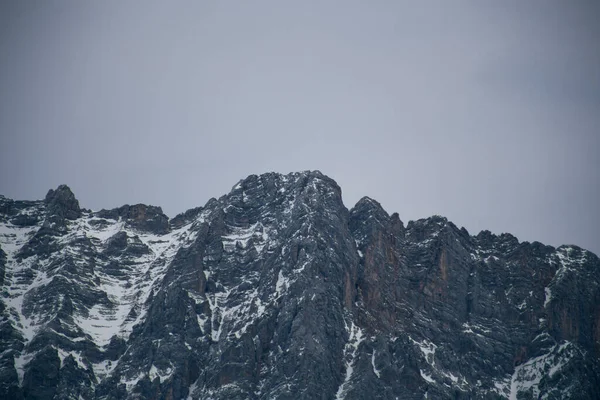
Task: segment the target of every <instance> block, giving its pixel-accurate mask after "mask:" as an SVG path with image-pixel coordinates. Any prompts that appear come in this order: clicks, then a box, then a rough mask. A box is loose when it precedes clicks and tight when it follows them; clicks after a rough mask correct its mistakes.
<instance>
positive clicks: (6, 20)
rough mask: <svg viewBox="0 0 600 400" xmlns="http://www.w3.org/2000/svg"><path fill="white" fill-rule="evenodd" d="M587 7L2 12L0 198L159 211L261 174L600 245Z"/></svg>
mask: <svg viewBox="0 0 600 400" xmlns="http://www.w3.org/2000/svg"><path fill="white" fill-rule="evenodd" d="M599 4H600V3H598V2H597V1H589V2H584V1H536V0H532V1H527V2H523V1H502V2H499V1H437V2H401V1H379V2H365V1H325V2H308V1H302V2H300V1H295V2H282V1H272V2H263V1H258V2H245V1H244V2H242V1H239V2H221V1H219V2H217V1H189V2H186V1H178V2H156V3H152V2H149V1H127V2H121V1H97V2H79V1H72V2H71V1H25V2H19V1H11V0H5V1H2V2H1V4H0V132H1V136H0V152H1V153H0V193H2V194H4V195H6V196H8V197H11V198H19V199H39V198H43V196H44V195H45V193H46V191H47V190H48V189H50V188H54V187H56V186H58V185H59V184H61V183H66V184H68V185H69V186H71V188H72V189H73V191H74V192H75V195H76V196H77V197H78V198H79V200H80V203H81V204H82V206H85V207H88V208H92V209H100V208H112V207H116V206H119V205H122V204H125V203H130V204H132V203H138V202H144V203H148V204H154V205H161V206H162V207H163V209H164V210H165V212H166V213H167V214H168V215H169V216H174V215H175V214H177V213H178V212H182V211H184V210H186V209H188V208H191V207H195V206H198V205H204V203H205V202H206V201H207V200H208V199H209V198H210V197H219V196H220V195H222V194H224V193H226V192H228V191H229V190H230V188H231V187H232V186H233V185H234V184H235V183H236V182H237V181H238V180H239V179H241V178H244V177H246V176H247V175H249V174H253V173H256V174H259V173H263V172H267V171H277V172H282V173H287V172H291V171H299V170H306V169H319V170H321V171H322V172H323V173H325V174H327V175H329V176H331V177H332V178H334V179H335V180H336V181H337V182H338V183H339V184H340V186H341V187H342V190H343V193H344V202H345V203H346V206H347V207H349V208H350V207H352V205H353V204H354V203H355V202H356V201H357V200H358V199H359V198H360V197H362V196H363V195H368V196H370V197H373V198H375V199H377V200H378V201H380V202H381V203H382V205H383V206H384V207H385V208H386V209H387V210H388V212H390V213H391V212H394V211H397V212H398V213H399V214H400V217H401V219H402V220H404V221H405V222H407V221H408V220H410V219H417V218H422V217H426V216H430V215H432V214H441V215H444V216H447V217H448V218H449V219H451V220H452V221H454V222H455V223H456V224H457V225H459V226H465V227H466V228H467V229H468V230H469V231H470V232H471V233H472V234H476V233H477V232H478V231H479V230H481V229H489V230H491V231H492V232H495V233H501V232H511V233H513V234H515V235H516V236H517V237H518V238H519V239H520V240H529V241H533V240H539V241H542V242H544V243H548V244H552V245H559V244H562V243H575V244H578V245H581V246H583V247H585V248H588V249H590V250H592V251H595V252H596V253H600V212H599V204H600V157H599V156H598V151H599V150H600V45H599V44H598V43H600V22H599V21H600V7H599Z"/></svg>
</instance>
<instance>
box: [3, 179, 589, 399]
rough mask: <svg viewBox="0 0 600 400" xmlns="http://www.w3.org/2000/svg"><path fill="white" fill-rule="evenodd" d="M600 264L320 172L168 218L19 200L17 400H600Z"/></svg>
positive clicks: (59, 196) (11, 272)
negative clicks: (362, 191)
mask: <svg viewBox="0 0 600 400" xmlns="http://www.w3.org/2000/svg"><path fill="white" fill-rule="evenodd" d="M599 271H600V261H599V260H598V257H597V256H596V255H594V254H592V253H590V252H587V251H585V250H582V249H580V248H578V247H576V246H561V247H559V248H556V249H555V248H553V247H551V246H544V245H542V244H540V243H538V242H533V243H528V242H519V241H518V240H517V239H516V238H515V237H514V236H512V235H509V234H502V235H494V234H492V233H490V232H489V231H483V232H481V233H479V234H478V235H476V236H471V235H470V234H469V233H468V232H467V231H466V230H465V229H464V228H462V229H459V228H457V227H456V226H455V225H454V224H453V223H452V222H450V221H448V220H447V219H446V218H444V217H440V216H433V217H430V218H425V219H420V220H417V221H410V222H409V223H408V224H407V225H406V226H404V224H403V223H402V221H401V220H400V218H399V216H398V214H397V213H394V214H392V215H389V214H388V213H387V212H386V211H385V210H384V209H383V208H382V207H381V205H380V204H379V203H378V202H377V201H375V200H373V199H370V198H368V197H364V198H363V199H361V200H360V201H359V202H357V204H356V205H355V206H354V207H353V208H352V209H351V210H348V209H347V208H346V207H345V206H344V204H343V203H342V198H341V189H340V187H339V186H338V185H337V183H335V181H333V180H332V179H331V178H328V177H327V176H325V175H323V174H322V173H320V172H318V171H304V172H300V173H291V174H286V175H282V174H277V173H266V174H262V175H250V176H248V177H247V178H245V179H243V180H241V181H239V182H238V183H237V184H236V185H234V186H233V188H232V190H231V191H230V192H229V193H228V194H225V195H223V196H221V197H219V198H213V199H211V200H209V201H208V202H207V203H206V204H205V205H204V206H202V207H197V208H194V209H191V210H188V211H186V212H185V213H182V214H179V215H177V216H176V217H174V218H173V219H170V220H169V219H168V218H167V216H165V215H164V214H163V212H162V209H161V208H160V207H154V206H148V205H143V204H137V205H124V206H122V207H118V208H115V209H112V210H100V211H97V212H88V211H82V210H81V209H80V208H79V203H78V201H77V199H76V198H75V196H74V195H73V193H72V192H71V190H70V189H69V188H68V187H67V186H63V185H61V186H59V188H57V189H55V190H51V191H50V192H49V193H48V195H47V196H46V199H45V200H43V201H13V200H10V199H6V198H0V284H1V285H2V294H3V295H2V297H0V398H7V399H17V400H23V399H79V398H82V399H98V400H100V399H102V400H108V399H111V400H117V399H139V398H142V399H156V400H159V399H160V400H162V399H191V400H198V399H315V398H324V399H348V400H350V399H366V398H380V399H395V398H403V399H422V398H429V399H474V398H477V399H478V398H486V399H487V398H490V399H494V398H506V399H513V398H549V399H551V398H561V399H563V398H565V399H568V398H573V399H575V398H577V399H595V398H598V397H599V395H600V394H599V392H598V388H599V387H600V362H599V357H600V345H599V343H600V329H599V327H600V274H599Z"/></svg>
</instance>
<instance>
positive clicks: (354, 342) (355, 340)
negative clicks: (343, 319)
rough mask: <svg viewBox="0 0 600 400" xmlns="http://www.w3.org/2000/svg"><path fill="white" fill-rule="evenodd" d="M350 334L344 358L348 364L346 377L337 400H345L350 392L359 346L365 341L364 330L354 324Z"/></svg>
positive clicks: (337, 394) (338, 392) (338, 391)
mask: <svg viewBox="0 0 600 400" xmlns="http://www.w3.org/2000/svg"><path fill="white" fill-rule="evenodd" d="M346 329H347V328H346ZM347 330H348V329H347ZM349 333H350V337H349V338H348V343H346V346H345V347H344V353H343V358H344V360H345V362H346V376H345V377H344V382H342V384H341V385H340V387H339V388H338V390H337V393H336V395H335V398H336V400H343V399H344V397H345V395H346V392H347V391H348V387H347V386H348V384H349V382H350V379H351V378H352V374H353V372H354V367H355V366H356V361H357V357H356V353H357V352H358V346H359V345H360V343H361V342H362V341H363V340H364V335H363V331H362V329H361V328H359V327H358V326H356V325H354V322H352V323H351V326H350V329H349Z"/></svg>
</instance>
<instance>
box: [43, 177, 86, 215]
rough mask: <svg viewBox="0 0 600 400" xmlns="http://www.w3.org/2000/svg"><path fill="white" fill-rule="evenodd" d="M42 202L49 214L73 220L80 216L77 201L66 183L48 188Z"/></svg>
mask: <svg viewBox="0 0 600 400" xmlns="http://www.w3.org/2000/svg"><path fill="white" fill-rule="evenodd" d="M44 202H45V203H46V211H47V212H48V214H49V215H52V216H57V217H59V218H65V219H69V220H75V219H77V218H79V217H80V216H81V209H80V208H79V201H78V200H77V199H76V198H75V195H74V194H73V192H72V191H71V189H70V188H69V187H68V186H67V185H60V186H59V187H57V188H56V189H55V190H53V189H50V190H49V191H48V194H46V198H45V199H44Z"/></svg>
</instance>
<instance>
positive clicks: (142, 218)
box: [94, 204, 169, 234]
mask: <svg viewBox="0 0 600 400" xmlns="http://www.w3.org/2000/svg"><path fill="white" fill-rule="evenodd" d="M94 215H95V216H97V217H99V218H105V219H112V220H119V219H123V220H125V222H126V224H127V225H128V226H131V227H132V228H135V229H139V230H142V231H146V232H152V233H156V234H165V233H167V232H168V231H169V217H167V216H166V215H165V214H164V213H163V211H162V208H161V207H158V206H151V205H146V204H135V205H132V206H131V205H129V204H126V205H124V206H121V207H119V208H113V209H112V210H100V211H98V212H96V213H94Z"/></svg>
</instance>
